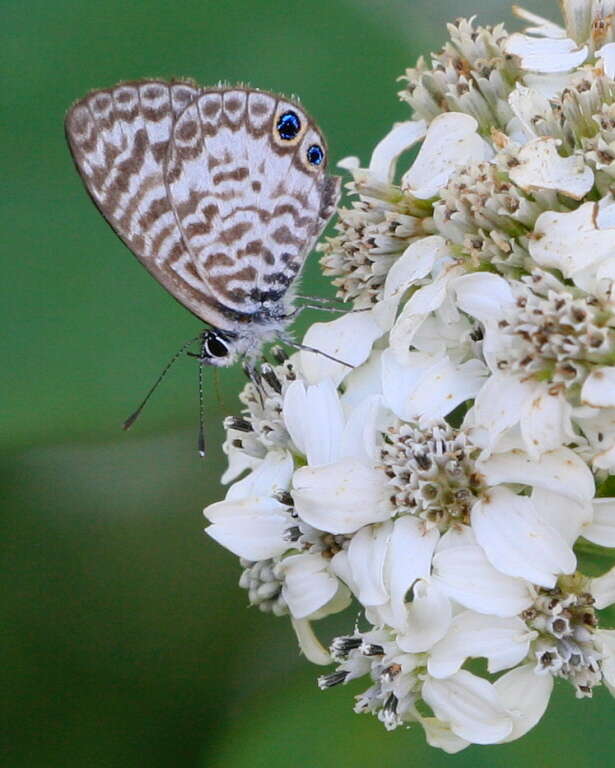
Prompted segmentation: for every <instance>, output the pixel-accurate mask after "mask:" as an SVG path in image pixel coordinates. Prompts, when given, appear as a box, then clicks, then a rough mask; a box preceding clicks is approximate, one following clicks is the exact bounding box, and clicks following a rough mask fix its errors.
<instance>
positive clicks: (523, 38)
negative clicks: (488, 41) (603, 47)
mask: <svg viewBox="0 0 615 768" xmlns="http://www.w3.org/2000/svg"><path fill="white" fill-rule="evenodd" d="M505 48H506V52H507V53H510V54H513V55H514V56H519V58H520V59H521V66H522V67H523V69H526V70H528V71H530V72H540V73H544V74H551V73H555V72H570V71H571V70H572V69H575V68H576V67H578V66H579V65H580V64H583V62H584V61H585V59H586V58H587V54H588V51H587V46H585V45H584V46H581V47H579V46H577V44H576V43H575V42H574V40H569V39H568V38H565V37H564V38H562V37H532V36H530V35H522V34H519V33H516V34H514V35H511V36H510V37H509V38H508V40H507V41H506V45H505Z"/></svg>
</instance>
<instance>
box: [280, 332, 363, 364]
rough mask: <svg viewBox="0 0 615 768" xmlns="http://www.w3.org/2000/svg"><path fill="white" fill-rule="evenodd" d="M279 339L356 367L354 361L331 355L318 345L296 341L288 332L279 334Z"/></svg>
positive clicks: (297, 347)
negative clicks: (313, 345) (312, 345)
mask: <svg viewBox="0 0 615 768" xmlns="http://www.w3.org/2000/svg"><path fill="white" fill-rule="evenodd" d="M278 339H279V340H280V341H281V342H283V343H284V344H288V345H289V346H290V347H294V348H295V349H301V350H304V351H305V352H313V353H314V354H316V355H322V356H323V357H326V358H327V359H328V360H333V362H334V363H341V365H345V366H347V367H348V368H354V367H355V366H354V365H352V363H347V362H346V361H345V360H340V359H339V358H338V357H333V355H330V354H329V353H328V352H323V350H322V349H316V347H310V346H308V345H307V344H300V343H299V342H298V341H295V340H294V339H293V337H292V336H291V335H290V334H288V333H280V334H278Z"/></svg>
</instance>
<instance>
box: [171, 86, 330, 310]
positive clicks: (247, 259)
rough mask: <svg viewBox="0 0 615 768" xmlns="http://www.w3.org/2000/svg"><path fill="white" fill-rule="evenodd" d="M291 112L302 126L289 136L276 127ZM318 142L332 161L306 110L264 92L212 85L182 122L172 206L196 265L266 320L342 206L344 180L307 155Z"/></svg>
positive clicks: (216, 286) (222, 296)
mask: <svg viewBox="0 0 615 768" xmlns="http://www.w3.org/2000/svg"><path fill="white" fill-rule="evenodd" d="M289 110H292V111H293V112H294V113H295V114H296V115H297V118H298V119H299V121H300V124H301V131H300V135H298V136H297V137H296V140H294V141H286V142H285V141H284V140H282V139H280V137H279V136H278V135H277V133H276V130H277V129H276V126H277V122H278V120H279V118H280V115H281V114H284V113H285V112H287V111H289ZM312 144H318V145H319V146H320V147H322V150H323V158H324V157H325V154H324V153H326V148H325V144H324V139H323V137H322V136H321V134H320V132H319V131H318V129H317V128H316V127H315V126H314V124H313V123H312V122H311V121H310V119H309V118H308V117H307V115H306V114H305V113H304V111H303V110H302V109H301V108H300V107H299V106H298V105H297V104H293V103H291V102H286V101H284V100H282V99H281V98H280V97H277V96H274V95H272V94H269V93H266V92H262V91H253V90H245V89H212V90H206V91H204V92H203V93H202V94H200V95H199V96H198V98H197V99H196V100H195V101H194V102H193V103H192V104H190V105H189V106H188V107H187V108H186V109H185V110H184V112H183V113H182V114H181V115H180V116H179V118H178V119H177V121H176V123H175V125H174V128H173V132H172V136H171V140H170V145H169V155H168V164H167V170H166V181H167V186H168V190H169V197H170V200H171V204H172V205H173V207H174V209H175V212H176V214H177V220H178V223H179V226H180V229H181V231H182V235H183V237H184V240H185V242H186V244H187V247H188V249H189V251H190V254H191V256H192V258H193V260H194V265H195V268H196V270H197V271H198V273H199V275H200V277H201V278H202V279H203V281H205V282H206V283H207V284H208V286H209V289H210V290H211V292H212V294H213V295H214V296H215V297H216V299H217V300H218V301H219V302H220V303H221V304H223V305H224V306H226V307H228V308H229V310H231V311H235V312H237V313H241V314H244V313H245V314H248V315H252V316H255V317H258V316H263V310H264V308H265V309H266V308H270V307H272V306H274V305H276V304H278V305H281V304H282V303H283V299H284V297H285V296H287V295H288V289H289V287H290V286H291V284H292V283H293V281H294V280H295V278H296V277H297V275H298V273H299V271H300V270H301V267H302V266H303V262H304V260H305V257H306V256H307V254H308V253H309V251H310V249H311V247H312V245H313V243H314V241H315V239H316V237H317V236H318V234H319V233H320V231H321V230H322V228H323V226H324V225H325V224H326V221H327V220H328V218H329V217H330V215H331V214H332V212H333V208H334V205H335V201H336V200H337V196H338V194H339V186H338V184H337V182H336V181H333V180H332V179H330V178H329V177H327V176H326V174H325V162H323V163H322V164H321V165H320V166H319V167H313V166H311V165H310V164H309V163H308V162H307V160H306V157H305V153H306V150H307V147H308V146H311V145H312ZM267 311H268V310H267V309H266V311H265V312H264V314H265V315H266V314H267ZM280 311H283V310H282V309H280Z"/></svg>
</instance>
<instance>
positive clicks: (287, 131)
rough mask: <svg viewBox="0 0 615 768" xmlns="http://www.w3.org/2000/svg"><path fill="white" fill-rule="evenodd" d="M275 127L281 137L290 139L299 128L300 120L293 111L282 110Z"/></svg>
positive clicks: (286, 139) (285, 139)
mask: <svg viewBox="0 0 615 768" xmlns="http://www.w3.org/2000/svg"><path fill="white" fill-rule="evenodd" d="M276 128H277V129H278V133H279V135H280V138H281V139H284V141H290V140H291V139H294V138H295V136H296V135H297V134H298V133H299V131H300V130H301V120H299V118H298V117H297V115H296V113H295V112H290V111H289V112H284V113H283V114H282V115H280V119H279V120H278V124H277V126H276Z"/></svg>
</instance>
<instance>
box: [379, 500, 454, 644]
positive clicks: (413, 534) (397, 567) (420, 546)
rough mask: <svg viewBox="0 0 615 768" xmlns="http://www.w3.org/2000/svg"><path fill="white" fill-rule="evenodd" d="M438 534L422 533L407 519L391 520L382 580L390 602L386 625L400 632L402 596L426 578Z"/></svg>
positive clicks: (416, 523) (403, 621) (403, 609)
mask: <svg viewBox="0 0 615 768" xmlns="http://www.w3.org/2000/svg"><path fill="white" fill-rule="evenodd" d="M439 538H440V534H439V533H438V531H437V529H436V528H432V529H430V530H426V528H425V525H424V524H423V522H422V521H420V520H417V518H415V517H411V516H410V515H407V516H404V517H399V518H398V519H397V520H395V523H394V526H393V534H392V536H391V543H390V546H389V554H388V557H387V559H386V563H385V579H386V583H387V585H388V589H389V594H390V599H391V604H390V608H391V614H392V615H391V616H390V617H389V619H388V623H389V624H390V625H391V626H392V627H395V628H396V629H399V630H402V629H403V627H405V625H406V620H407V615H406V602H405V597H406V593H407V592H408V590H409V589H410V587H411V586H412V585H413V584H414V582H415V581H416V580H417V579H422V578H425V577H427V576H429V574H430V572H431V559H432V557H433V553H434V550H435V548H436V545H437V543H438V539H439Z"/></svg>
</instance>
